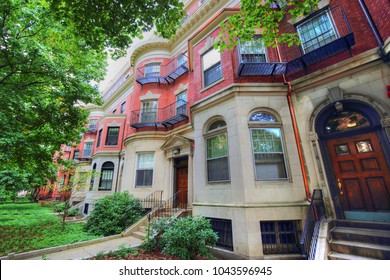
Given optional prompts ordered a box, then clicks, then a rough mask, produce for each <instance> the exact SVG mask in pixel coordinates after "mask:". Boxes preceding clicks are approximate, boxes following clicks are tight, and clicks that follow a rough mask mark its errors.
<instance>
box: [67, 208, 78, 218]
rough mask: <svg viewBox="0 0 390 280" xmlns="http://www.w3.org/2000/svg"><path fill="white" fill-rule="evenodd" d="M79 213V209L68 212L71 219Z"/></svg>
mask: <svg viewBox="0 0 390 280" xmlns="http://www.w3.org/2000/svg"><path fill="white" fill-rule="evenodd" d="M78 213H79V209H78V208H73V209H71V210H69V211H68V216H69V217H74V216H76V215H77V214H78Z"/></svg>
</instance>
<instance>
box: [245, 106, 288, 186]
mask: <svg viewBox="0 0 390 280" xmlns="http://www.w3.org/2000/svg"><path fill="white" fill-rule="evenodd" d="M249 123H250V129H251V140H252V152H253V159H254V166H255V174H256V180H279V179H287V171H286V164H285V158H284V147H283V136H282V130H281V123H280V122H278V119H277V118H276V117H275V116H274V115H273V114H271V113H268V112H255V113H254V114H252V115H251V117H250V118H249Z"/></svg>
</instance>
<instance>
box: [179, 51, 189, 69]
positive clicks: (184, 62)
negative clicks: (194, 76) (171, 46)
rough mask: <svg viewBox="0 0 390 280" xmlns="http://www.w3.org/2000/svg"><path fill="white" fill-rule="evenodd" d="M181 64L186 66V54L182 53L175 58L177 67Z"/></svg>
mask: <svg viewBox="0 0 390 280" xmlns="http://www.w3.org/2000/svg"><path fill="white" fill-rule="evenodd" d="M182 65H184V66H187V56H186V55H184V54H182V55H181V56H179V57H178V58H177V67H180V66H182Z"/></svg>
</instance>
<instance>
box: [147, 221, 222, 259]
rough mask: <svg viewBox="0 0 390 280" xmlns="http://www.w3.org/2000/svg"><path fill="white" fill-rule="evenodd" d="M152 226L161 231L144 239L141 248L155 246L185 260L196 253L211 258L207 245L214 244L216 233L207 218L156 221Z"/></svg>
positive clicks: (151, 248) (191, 257) (192, 257)
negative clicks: (150, 237)
mask: <svg viewBox="0 0 390 280" xmlns="http://www.w3.org/2000/svg"><path fill="white" fill-rule="evenodd" d="M152 228H153V230H154V231H156V230H158V229H159V230H162V232H160V233H157V234H156V235H155V236H154V238H152V239H149V240H147V241H145V244H143V245H142V248H143V249H145V250H148V249H150V250H153V248H157V249H160V250H162V252H163V253H165V254H168V255H172V256H177V257H179V258H181V259H187V260H191V259H195V257H196V256H198V255H200V256H204V257H209V258H212V255H211V254H210V252H209V251H208V249H207V247H208V246H211V247H213V246H215V244H216V242H217V240H218V235H217V234H216V233H215V232H214V231H213V230H212V228H211V224H210V222H209V221H208V220H207V219H205V218H203V217H199V216H196V217H186V218H179V219H171V220H170V221H169V223H167V221H163V222H162V223H156V224H155V225H154V226H152ZM149 242H150V244H148V243H149Z"/></svg>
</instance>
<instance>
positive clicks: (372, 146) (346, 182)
mask: <svg viewBox="0 0 390 280" xmlns="http://www.w3.org/2000/svg"><path fill="white" fill-rule="evenodd" d="M327 148H328V151H329V154H330V159H331V161H332V162H331V163H332V165H333V172H334V179H335V185H336V187H337V191H338V195H339V199H340V204H341V207H342V208H343V211H344V213H346V211H362V212H387V211H390V170H389V166H388V164H387V162H386V159H385V157H384V153H383V149H382V147H381V144H380V141H379V138H378V135H377V134H376V132H371V133H366V134H361V135H357V136H352V137H345V138H339V139H332V140H328V141H327Z"/></svg>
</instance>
